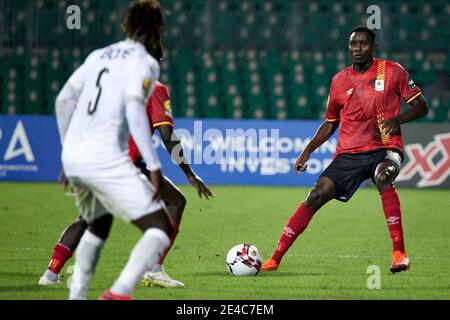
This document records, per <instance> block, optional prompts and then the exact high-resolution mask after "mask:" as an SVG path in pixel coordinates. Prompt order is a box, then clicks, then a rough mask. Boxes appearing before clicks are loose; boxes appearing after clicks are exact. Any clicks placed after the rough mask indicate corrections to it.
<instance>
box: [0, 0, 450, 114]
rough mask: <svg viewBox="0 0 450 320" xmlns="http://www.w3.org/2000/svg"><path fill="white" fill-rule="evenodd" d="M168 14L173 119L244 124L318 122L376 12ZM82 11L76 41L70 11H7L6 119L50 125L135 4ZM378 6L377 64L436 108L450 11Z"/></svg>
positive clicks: (228, 9)
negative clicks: (394, 65)
mask: <svg viewBox="0 0 450 320" xmlns="http://www.w3.org/2000/svg"><path fill="white" fill-rule="evenodd" d="M161 3H162V5H163V6H164V7H165V8H167V9H168V10H169V11H170V12H171V14H170V15H169V16H168V17H167V28H166V33H165V38H164V46H165V48H166V53H167V57H166V61H165V62H164V66H162V68H161V80H162V81H164V82H166V83H167V84H168V85H169V86H170V88H171V93H172V103H173V105H174V114H175V115H176V116H177V117H227V118H237V119H239V118H274V119H277V118H278V119H283V118H304V119H314V118H319V117H321V116H322V115H323V113H324V105H325V103H324V101H326V98H327V95H328V89H329V83H330V80H331V77H332V76H333V74H335V73H336V72H338V71H339V70H341V69H342V68H344V67H346V66H347V65H349V63H350V62H349V58H348V54H347V41H348V32H349V29H350V28H351V27H353V26H356V25H359V24H361V23H363V22H365V20H364V19H366V17H367V14H366V8H367V6H368V5H370V4H372V3H371V2H370V1H368V0H367V1H360V2H358V3H356V4H355V3H354V2H353V1H350V0H345V1H344V0H343V1H338V2H336V1H332V0H320V1H319V0H313V1H295V0H284V1H277V0H244V1H242V0H218V1H204V0H192V1H183V0H162V1H161ZM75 4H78V5H80V7H81V9H82V13H83V14H82V29H81V30H68V29H66V28H65V25H64V23H60V22H61V19H62V17H61V9H62V8H64V7H65V6H67V5H69V2H68V1H53V0H39V1H31V2H30V1H26V0H17V1H0V9H1V10H2V19H1V20H0V28H1V30H2V32H1V33H0V62H1V64H0V90H1V93H2V99H1V100H0V112H1V113H3V114H5V113H11V112H12V113H19V114H20V113H27V114H52V113H53V112H54V111H53V109H54V108H53V105H54V98H55V96H56V94H57V92H58V90H59V89H60V88H61V86H62V85H63V83H64V81H65V80H66V79H67V77H68V76H69V75H70V73H71V72H73V70H74V69H75V68H76V66H78V65H79V64H80V63H82V61H83V60H84V59H85V57H86V56H87V55H88V54H89V53H90V52H91V51H92V50H93V49H95V48H99V47H102V46H104V45H106V44H108V43H111V42H113V41H116V40H118V39H121V38H122V37H123V33H122V31H121V29H120V23H119V22H120V20H121V18H122V17H123V14H124V12H125V10H126V8H127V6H128V2H126V1H110V0H85V1H75ZM378 5H379V6H380V7H381V9H382V12H383V26H384V28H383V29H382V30H379V31H377V33H378V40H379V42H380V46H379V49H378V52H377V54H378V56H381V57H383V58H388V59H391V60H395V61H398V62H399V63H400V64H402V65H403V66H404V67H405V68H406V69H407V70H408V71H410V73H411V74H412V75H413V77H414V78H415V79H416V81H417V83H418V84H419V85H420V86H421V87H422V88H423V90H424V93H425V95H426V96H427V90H428V87H436V86H437V87H439V84H440V83H442V80H441V79H442V77H443V76H445V74H448V73H449V72H450V58H449V54H448V39H449V38H450V28H449V23H450V19H449V17H450V5H449V4H448V3H446V2H445V1H439V0H418V1H414V2H411V1H404V0H402V1H398V2H393V1H384V0H383V1H380V2H379V3H378ZM394 31H395V32H394ZM55 50H56V51H55ZM206 53H207V54H208V55H209V58H208V59H207V61H206V63H205V58H204V56H205V54H206ZM36 61H37V65H36ZM10 69H13V70H14V72H15V78H13V79H11V78H10V77H9V76H10V72H9V71H10ZM36 77H37V78H36ZM23 92H26V93H25V94H24V93H23ZM448 95H449V92H448V89H445V88H441V89H439V90H438V92H437V94H435V93H434V92H433V94H431V95H430V97H438V99H439V107H437V108H435V109H433V115H432V116H431V118H430V119H429V120H428V119H425V121H447V119H448V112H447V111H446V110H448V108H449V107H450V105H449V104H448V99H446V97H447V96H448ZM430 99H431V98H430Z"/></svg>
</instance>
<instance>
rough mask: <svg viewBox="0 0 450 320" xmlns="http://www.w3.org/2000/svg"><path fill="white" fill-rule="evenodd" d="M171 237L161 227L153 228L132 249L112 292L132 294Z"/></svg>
mask: <svg viewBox="0 0 450 320" xmlns="http://www.w3.org/2000/svg"><path fill="white" fill-rule="evenodd" d="M169 244H170V239H169V237H168V236H167V234H166V233H165V232H164V231H162V230H161V229H157V228H151V229H148V230H147V231H145V233H144V235H143V236H142V238H141V239H140V240H139V241H138V243H137V244H136V245H135V246H134V248H133V251H131V255H130V258H129V259H128V262H127V265H126V266H125V268H124V269H123V271H122V273H121V274H120V276H119V278H118V279H117V280H116V282H115V283H114V285H113V286H112V288H111V292H112V293H115V294H119V295H121V296H130V295H131V292H132V291H133V289H134V287H135V286H136V284H137V282H138V281H139V279H140V278H141V277H142V275H143V274H144V272H145V271H147V270H148V269H149V268H150V267H151V266H153V265H154V264H156V263H157V262H158V260H159V258H160V255H162V254H163V252H164V250H165V249H166V248H167V247H168V246H169Z"/></svg>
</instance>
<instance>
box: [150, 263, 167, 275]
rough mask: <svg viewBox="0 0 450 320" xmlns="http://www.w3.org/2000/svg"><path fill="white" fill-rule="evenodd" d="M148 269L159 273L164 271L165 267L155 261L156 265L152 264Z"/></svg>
mask: <svg viewBox="0 0 450 320" xmlns="http://www.w3.org/2000/svg"><path fill="white" fill-rule="evenodd" d="M148 271H150V272H153V273H158V272H162V271H164V269H163V266H162V264H159V263H155V264H154V265H152V266H150V268H149V269H148Z"/></svg>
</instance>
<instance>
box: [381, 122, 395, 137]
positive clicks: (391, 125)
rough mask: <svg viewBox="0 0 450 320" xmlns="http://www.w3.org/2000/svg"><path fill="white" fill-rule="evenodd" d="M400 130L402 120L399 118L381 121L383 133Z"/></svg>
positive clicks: (389, 133) (392, 132) (393, 132)
mask: <svg viewBox="0 0 450 320" xmlns="http://www.w3.org/2000/svg"><path fill="white" fill-rule="evenodd" d="M398 132H400V121H399V120H398V119H397V118H391V119H388V120H386V121H383V122H382V123H381V133H383V134H386V135H388V136H389V135H391V134H396V133H398Z"/></svg>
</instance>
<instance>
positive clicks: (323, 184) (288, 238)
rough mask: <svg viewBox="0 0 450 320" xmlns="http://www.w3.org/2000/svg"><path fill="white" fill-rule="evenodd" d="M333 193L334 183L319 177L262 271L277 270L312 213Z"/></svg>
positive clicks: (330, 197) (289, 222)
mask: <svg viewBox="0 0 450 320" xmlns="http://www.w3.org/2000/svg"><path fill="white" fill-rule="evenodd" d="M334 193H335V187H334V182H333V181H332V180H330V179H329V178H327V177H320V178H319V180H318V181H317V183H316V184H315V186H314V188H313V189H312V190H311V192H310V193H309V195H308V198H307V199H306V201H305V202H303V203H302V204H301V205H300V206H299V207H298V208H297V210H295V212H294V214H293V215H292V216H291V217H290V218H289V220H288V223H287V224H286V226H285V227H284V230H283V233H282V234H281V237H280V240H279V241H278V245H277V247H276V249H275V251H274V253H273V254H272V257H271V258H269V259H268V260H267V261H266V262H264V264H263V265H262V270H264V271H272V270H277V269H278V267H279V265H280V262H281V259H282V258H283V256H284V255H285V254H286V252H287V251H288V249H289V248H290V247H291V246H292V244H293V243H294V241H295V240H296V239H297V237H298V236H299V235H300V234H301V233H302V232H303V231H305V229H306V227H307V226H308V224H309V222H310V221H311V219H312V218H313V216H314V213H315V212H316V211H317V210H319V209H320V208H321V207H322V206H323V205H324V204H325V203H327V202H328V201H330V200H331V199H333V197H334Z"/></svg>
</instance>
